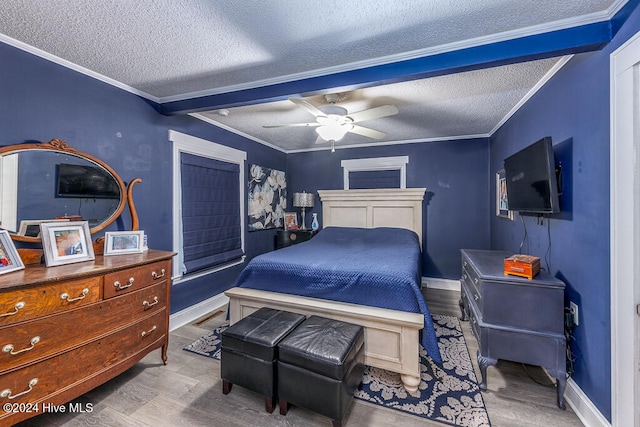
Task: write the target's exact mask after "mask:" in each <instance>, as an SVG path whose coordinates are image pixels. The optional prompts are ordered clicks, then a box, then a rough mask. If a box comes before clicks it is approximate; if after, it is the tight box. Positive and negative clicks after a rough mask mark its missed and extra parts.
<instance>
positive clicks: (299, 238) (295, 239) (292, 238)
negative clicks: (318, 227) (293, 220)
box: [276, 230, 316, 249]
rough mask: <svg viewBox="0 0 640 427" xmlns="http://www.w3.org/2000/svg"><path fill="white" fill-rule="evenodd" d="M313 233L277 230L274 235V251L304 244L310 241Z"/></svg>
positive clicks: (309, 231) (310, 231) (311, 231)
mask: <svg viewBox="0 0 640 427" xmlns="http://www.w3.org/2000/svg"><path fill="white" fill-rule="evenodd" d="M315 233H316V232H315V231H313V230H278V232H277V234H276V249H280V248H286V247H287V246H291V245H295V244H297V243H302V242H306V241H307V240H310V239H311V238H312V237H313V236H314V235H315Z"/></svg>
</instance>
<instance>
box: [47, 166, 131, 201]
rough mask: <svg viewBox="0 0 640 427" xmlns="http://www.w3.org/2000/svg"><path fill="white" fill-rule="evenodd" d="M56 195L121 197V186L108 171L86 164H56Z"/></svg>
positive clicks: (91, 197) (96, 197) (89, 197)
mask: <svg viewBox="0 0 640 427" xmlns="http://www.w3.org/2000/svg"><path fill="white" fill-rule="evenodd" d="M56 177H57V185H56V197H72V198H86V199H119V198H120V188H119V187H118V184H117V182H116V180H115V179H114V178H113V176H111V175H110V174H109V173H108V172H107V171H105V170H103V169H101V168H98V167H94V166H86V165H74V164H69V163H59V164H58V165H57V166H56Z"/></svg>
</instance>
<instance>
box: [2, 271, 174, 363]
mask: <svg viewBox="0 0 640 427" xmlns="http://www.w3.org/2000/svg"><path fill="white" fill-rule="evenodd" d="M166 299H167V288H166V283H158V284H157V285H154V286H152V287H149V288H145V289H141V290H139V291H136V292H129V293H127V294H124V295H122V296H119V297H115V298H110V299H108V300H105V301H101V302H97V303H94V304H90V305H87V306H84V307H82V308H78V309H76V310H72V311H69V312H64V313H58V314H54V315H51V316H46V317H43V318H40V319H34V320H30V321H27V322H23V323H21V324H19V325H11V326H5V327H2V328H0V374H2V373H3V372H4V371H7V370H10V369H12V368H15V367H17V366H20V365H21V364H24V363H30V362H33V361H35V360H38V359H40V358H43V357H49V356H51V355H54V354H56V353H59V352H61V351H65V350H68V349H70V348H73V347H76V346H79V345H81V344H83V343H84V342H86V341H88V340H90V339H93V338H95V337H99V336H102V335H106V334H109V333H111V332H112V331H114V330H116V329H118V328H121V327H123V326H125V325H127V324H129V323H132V322H135V321H137V320H139V319H141V318H144V317H146V316H147V315H148V314H149V313H151V312H153V311H156V310H160V309H164V308H165V307H166V304H167V301H166Z"/></svg>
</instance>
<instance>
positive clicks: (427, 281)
mask: <svg viewBox="0 0 640 427" xmlns="http://www.w3.org/2000/svg"><path fill="white" fill-rule="evenodd" d="M422 287H423V288H428V289H444V290H446V291H458V292H460V281H459V280H452V279H438V278H436V277H423V278H422Z"/></svg>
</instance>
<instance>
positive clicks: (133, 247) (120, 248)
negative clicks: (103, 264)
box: [104, 230, 145, 256]
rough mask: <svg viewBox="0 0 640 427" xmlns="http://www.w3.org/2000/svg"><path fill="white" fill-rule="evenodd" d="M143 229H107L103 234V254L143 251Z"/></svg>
mask: <svg viewBox="0 0 640 427" xmlns="http://www.w3.org/2000/svg"><path fill="white" fill-rule="evenodd" d="M144 249H145V247H144V231H142V230H137V231H107V232H106V233H105V234H104V255H105V256H108V255H120V254H134V253H142V252H144Z"/></svg>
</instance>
